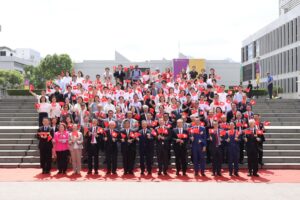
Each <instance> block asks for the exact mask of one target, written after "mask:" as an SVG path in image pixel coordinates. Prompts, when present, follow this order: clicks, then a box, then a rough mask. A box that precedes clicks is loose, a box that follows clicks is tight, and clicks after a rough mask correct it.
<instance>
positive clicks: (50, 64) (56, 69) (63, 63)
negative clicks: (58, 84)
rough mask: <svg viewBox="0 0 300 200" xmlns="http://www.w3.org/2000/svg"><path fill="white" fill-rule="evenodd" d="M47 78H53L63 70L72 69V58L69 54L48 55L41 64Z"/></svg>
mask: <svg viewBox="0 0 300 200" xmlns="http://www.w3.org/2000/svg"><path fill="white" fill-rule="evenodd" d="M39 67H40V70H41V71H42V72H43V75H44V78H45V79H46V80H49V79H53V78H55V77H56V76H57V75H59V74H61V73H62V72H64V73H65V72H66V71H69V72H70V71H71V70H72V60H71V58H70V56H69V55H67V54H61V55H57V54H54V55H47V56H46V57H45V58H44V59H43V60H42V61H41V63H40V65H39Z"/></svg>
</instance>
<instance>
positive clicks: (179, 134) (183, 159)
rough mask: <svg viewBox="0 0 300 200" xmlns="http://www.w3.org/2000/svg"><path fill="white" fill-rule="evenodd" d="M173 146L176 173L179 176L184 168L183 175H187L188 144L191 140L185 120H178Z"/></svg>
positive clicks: (174, 131) (173, 134)
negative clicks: (184, 123)
mask: <svg viewBox="0 0 300 200" xmlns="http://www.w3.org/2000/svg"><path fill="white" fill-rule="evenodd" d="M172 139H173V148H174V152H175V162H176V175H177V176H179V173H180V171H181V170H182V175H183V176H186V170H187V145H188V141H189V137H188V131H187V130H186V129H184V128H183V120H182V119H179V120H177V128H175V129H174V130H173V133H172Z"/></svg>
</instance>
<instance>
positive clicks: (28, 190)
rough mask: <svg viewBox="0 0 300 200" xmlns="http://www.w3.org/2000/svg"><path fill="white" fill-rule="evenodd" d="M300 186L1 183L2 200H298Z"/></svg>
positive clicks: (0, 195)
mask: <svg viewBox="0 0 300 200" xmlns="http://www.w3.org/2000/svg"><path fill="white" fill-rule="evenodd" d="M299 187H300V184H277V183H274V184H265V183H257V184H253V183H180V182H161V183H149V182H147V183H137V182H135V183H133V182H55V183H54V182H46V183H41V182H26V183H24V182H1V183H0V199H1V200H8V199H9V200H20V199H22V200H26V199H30V200H48V199H49V200H50V199H51V200H59V199H63V200H68V199H72V200H77V199H78V200H83V199H88V200H92V199H97V200H99V199H101V200H105V199H110V200H112V199H130V200H135V199H137V200H148V199H151V200H152V199H160V200H168V199H172V200H174V199H181V200H189V199H197V200H199V199H223V200H225V199H232V200H234V199H238V200H241V199H243V200H248V199H255V200H260V199H263V200H269V199H270V200H285V199H288V200H294V199H295V200H296V199H297V200H298V199H299V196H300V190H299Z"/></svg>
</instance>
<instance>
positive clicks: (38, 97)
mask: <svg viewBox="0 0 300 200" xmlns="http://www.w3.org/2000/svg"><path fill="white" fill-rule="evenodd" d="M29 93H30V94H32V95H33V96H34V97H35V98H36V99H37V100H38V103H41V97H42V96H43V97H45V98H46V102H47V103H49V97H48V96H47V95H46V91H45V90H42V91H41V95H38V94H36V93H34V92H32V91H31V90H29Z"/></svg>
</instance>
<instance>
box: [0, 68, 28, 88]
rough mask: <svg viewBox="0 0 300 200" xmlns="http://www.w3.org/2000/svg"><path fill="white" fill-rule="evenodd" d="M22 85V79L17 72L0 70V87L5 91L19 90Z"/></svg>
mask: <svg viewBox="0 0 300 200" xmlns="http://www.w3.org/2000/svg"><path fill="white" fill-rule="evenodd" d="M23 84H24V77H23V75H22V74H21V72H19V71H17V70H0V85H1V86H2V87H4V88H6V89H19V88H21V87H22V86H23Z"/></svg>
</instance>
